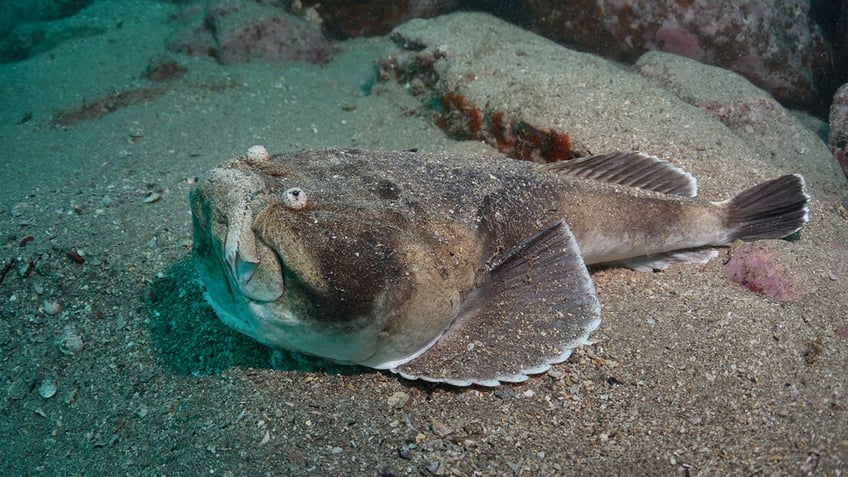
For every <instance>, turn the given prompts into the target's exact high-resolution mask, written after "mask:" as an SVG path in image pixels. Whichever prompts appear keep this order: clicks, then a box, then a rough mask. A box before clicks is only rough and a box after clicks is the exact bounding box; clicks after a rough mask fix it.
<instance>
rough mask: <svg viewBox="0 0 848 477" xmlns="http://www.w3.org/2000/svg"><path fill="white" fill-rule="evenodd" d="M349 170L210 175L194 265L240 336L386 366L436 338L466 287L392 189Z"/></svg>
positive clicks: (252, 163) (197, 219)
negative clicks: (350, 176)
mask: <svg viewBox="0 0 848 477" xmlns="http://www.w3.org/2000/svg"><path fill="white" fill-rule="evenodd" d="M348 165H349V164H348ZM344 167H346V166H345V164H344V161H342V160H339V161H334V160H333V158H332V157H330V158H326V157H325V158H322V160H321V161H316V162H314V163H311V164H309V163H307V162H298V163H297V164H292V163H287V162H286V161H285V160H277V159H276V158H270V157H260V158H250V157H244V156H242V157H237V158H235V159H233V160H231V161H229V162H228V163H226V164H224V165H223V166H221V167H218V168H216V169H213V170H212V171H210V172H209V173H208V175H207V177H206V178H205V180H204V181H203V183H202V184H201V185H200V186H199V187H198V188H197V189H196V190H195V191H194V192H193V193H192V195H191V202H192V217H193V232H194V246H193V255H194V260H195V264H196V268H197V270H198V273H199V276H200V279H201V282H202V283H203V284H204V286H205V287H206V291H207V293H206V297H207V300H208V301H209V302H210V304H211V305H212V306H213V308H214V309H215V311H216V312H217V314H218V316H219V318H221V320H222V321H224V322H225V323H226V324H228V325H229V326H231V327H233V328H235V329H236V330H238V331H240V332H242V333H245V334H247V335H248V336H251V337H252V338H254V339H256V340H257V341H260V342H262V343H265V344H268V345H271V346H273V347H277V348H284V349H289V350H294V351H298V352H303V353H307V354H312V355H317V356H321V357H325V358H329V359H331V360H334V361H337V362H342V363H348V364H364V365H367V366H371V367H376V368H389V367H393V366H394V365H396V364H397V363H398V362H402V361H404V360H407V359H412V357H414V356H415V355H416V354H417V353H419V352H423V349H426V348H427V347H429V346H430V345H431V344H432V343H433V342H434V341H435V340H436V339H437V338H438V336H439V335H440V334H441V333H442V332H443V331H444V329H445V328H446V327H447V326H448V324H449V323H450V321H451V320H452V319H453V317H454V315H455V314H456V310H457V308H458V306H459V302H460V297H459V292H458V291H457V289H458V288H460V287H456V289H455V288H454V287H452V286H451V283H452V282H451V280H450V277H448V280H446V279H445V276H444V275H443V274H442V275H440V272H439V271H440V270H443V267H440V266H439V265H438V264H436V263H434V261H437V259H436V258H435V257H436V255H438V254H437V253H434V251H433V250H432V247H431V246H429V245H428V244H427V241H426V240H422V238H421V237H420V236H419V235H417V233H416V230H418V229H420V227H417V228H416V227H412V226H411V225H410V223H409V218H408V217H407V215H406V214H404V213H402V212H399V211H398V210H396V207H393V206H392V205H391V204H394V203H395V202H396V201H394V200H393V199H396V198H397V197H396V193H395V192H396V191H393V190H392V186H391V185H390V184H389V183H388V182H387V181H385V180H383V181H382V182H381V181H379V180H377V181H375V182H374V183H373V184H347V183H346V182H345V181H346V177H347V174H346V173H345V169H344ZM365 175H367V174H365ZM356 177H358V178H359V179H356V180H362V179H361V178H362V177H363V174H357V175H356ZM466 275H467V276H468V278H467V279H468V280H470V277H471V273H470V272H469V273H467V274H466Z"/></svg>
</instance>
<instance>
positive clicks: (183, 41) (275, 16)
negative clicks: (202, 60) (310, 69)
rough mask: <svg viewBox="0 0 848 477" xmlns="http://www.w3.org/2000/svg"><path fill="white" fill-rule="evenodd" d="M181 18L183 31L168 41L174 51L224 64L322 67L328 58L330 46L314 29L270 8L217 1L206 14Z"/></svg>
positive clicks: (192, 11)
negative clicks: (299, 63)
mask: <svg viewBox="0 0 848 477" xmlns="http://www.w3.org/2000/svg"><path fill="white" fill-rule="evenodd" d="M179 17H180V18H183V20H182V27H181V28H180V30H179V31H178V32H177V33H176V34H175V35H174V36H172V37H171V39H170V40H169V41H168V48H169V49H170V50H172V51H176V52H180V53H185V54H189V55H194V56H214V57H216V58H217V59H218V60H219V61H220V62H221V63H223V64H232V63H245V62H250V61H262V62H269V63H270V62H278V61H304V62H308V63H316V64H321V63H325V62H327V61H328V60H329V59H330V57H331V44H330V42H329V41H328V40H327V39H326V38H324V36H323V34H322V33H321V31H320V30H318V28H316V27H315V26H314V25H312V24H310V23H309V22H307V21H305V20H302V19H300V18H298V17H296V16H294V15H291V14H288V13H286V12H285V11H284V10H282V9H280V8H276V7H273V6H270V5H263V4H259V3H254V2H238V1H235V0H219V1H217V2H215V3H214V4H213V5H212V7H211V8H209V9H208V10H206V11H203V10H198V9H195V8H189V9H187V10H186V11H185V12H184V14H183V15H179Z"/></svg>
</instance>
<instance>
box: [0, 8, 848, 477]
mask: <svg viewBox="0 0 848 477" xmlns="http://www.w3.org/2000/svg"><path fill="white" fill-rule="evenodd" d="M95 5H96V6H95V7H94V8H93V9H92V10H90V11H87V12H84V14H85V15H89V18H88V20H86V21H91V22H100V24H103V25H107V26H108V25H117V24H118V23H119V22H122V28H116V27H110V28H107V31H106V33H103V34H101V35H97V36H92V37H88V38H81V39H77V40H73V41H69V42H66V43H64V44H62V45H61V46H59V47H57V48H55V49H53V50H50V51H48V52H46V53H43V54H41V55H39V56H37V57H34V58H31V59H29V60H26V61H23V62H20V63H17V64H9V65H3V66H2V67H0V160H2V179H3V180H2V184H3V186H2V187H0V231H2V236H3V242H2V254H1V255H0V259H2V260H3V264H4V265H5V264H11V266H10V268H9V271H8V273H7V274H6V275H5V277H4V279H3V281H2V283H0V442H2V445H0V474H2V475H10V476H11V475H79V476H83V475H86V476H88V475H234V476H238V475H575V474H581V475H584V474H585V475H834V476H838V475H845V474H846V473H848V318H846V316H848V312H846V311H845V310H846V303H845V301H846V300H845V298H846V287H847V286H848V285H846V284H848V263H846V262H848V258H846V253H848V231H846V229H848V225H847V224H846V220H845V219H844V218H843V217H842V216H841V215H840V214H839V210H838V209H839V206H840V202H841V201H843V200H844V199H843V198H844V196H845V193H846V190H845V182H844V179H842V178H840V177H838V175H837V169H836V168H835V167H832V165H831V164H828V165H825V164H826V163H827V161H828V160H829V159H828V158H827V156H826V154H824V153H821V151H826V148H824V146H823V145H818V146H809V147H808V146H806V145H804V146H798V148H797V150H796V152H795V153H792V151H789V152H790V153H791V154H794V155H793V156H792V157H793V160H792V161H791V162H785V163H783V164H778V165H774V166H773V167H774V170H770V169H768V168H766V169H763V167H764V166H762V164H765V163H761V162H755V163H754V165H752V163H749V162H748V161H747V160H748V158H746V157H734V155H733V154H727V155H725V156H728V157H725V158H724V160H725V161H726V163H722V162H721V161H719V162H709V161H703V162H699V163H696V164H694V169H696V170H695V171H694V172H695V173H696V174H697V175H698V177H699V178H700V179H701V181H702V182H701V183H702V194H703V195H707V196H710V197H714V198H719V197H721V196H722V195H723V194H726V193H727V192H728V191H734V190H741V189H742V188H743V187H744V186H747V185H750V184H752V183H753V182H755V181H756V180H761V179H763V178H765V177H771V176H776V175H779V174H781V173H787V172H800V173H803V174H805V175H808V176H809V178H811V179H810V192H811V194H812V195H813V201H812V221H811V223H810V224H809V225H808V226H807V227H806V228H805V229H804V231H803V232H802V233H801V235H800V238H799V239H798V240H796V241H794V242H784V241H780V242H770V243H769V247H770V249H771V250H772V251H773V253H774V254H775V257H776V259H777V260H778V261H779V262H780V265H781V266H782V267H783V270H784V271H785V273H786V274H787V275H788V276H790V277H791V278H792V279H793V280H795V281H796V282H797V283H798V284H799V286H800V287H801V288H803V289H804V290H805V292H806V293H805V295H804V296H803V298H802V299H801V300H800V301H797V302H778V301H776V300H773V299H771V298H768V297H764V296H761V295H758V294H755V293H753V292H751V291H749V290H746V289H744V288H742V287H739V286H737V285H735V284H732V283H730V282H729V281H728V280H727V279H726V278H725V274H724V267H723V262H724V261H725V260H726V258H727V253H728V252H727V251H726V250H725V251H722V255H721V256H720V257H719V258H718V259H716V260H713V261H712V262H710V263H709V264H707V265H675V266H673V267H672V268H670V269H669V270H668V271H666V272H662V273H637V272H633V271H630V270H624V269H608V270H603V271H598V272H596V273H595V274H594V277H595V281H596V286H597V288H598V295H599V298H600V300H601V302H602V303H603V306H604V311H603V317H604V322H603V324H602V326H601V329H600V330H599V331H598V332H597V333H596V334H595V335H594V336H593V338H594V339H595V341H596V342H595V344H593V345H591V346H587V347H584V348H581V349H579V350H578V351H577V352H576V353H575V355H574V356H573V357H572V358H571V359H570V360H569V361H568V362H566V363H564V364H561V365H557V366H555V367H554V368H553V370H552V371H551V372H549V373H546V374H543V375H539V376H536V377H533V378H531V379H529V380H528V381H527V382H525V383H523V384H519V385H505V386H502V387H500V388H496V389H487V388H469V389H457V388H452V387H446V386H437V385H431V384H426V383H420V382H411V381H406V380H404V379H401V378H399V377H397V376H394V375H392V374H390V373H387V372H375V371H372V370H368V369H363V368H349V367H340V366H335V365H332V364H327V363H324V362H322V361H320V360H314V359H309V358H302V357H297V356H291V355H288V354H279V353H278V354H273V353H272V352H271V351H270V350H269V349H267V348H264V347H263V346H261V345H258V344H255V343H254V342H252V341H251V340H249V339H247V338H244V337H242V336H240V335H238V334H236V333H235V332H233V331H231V330H229V329H227V328H226V327H224V326H223V325H222V324H220V323H219V322H218V320H217V319H216V318H215V317H214V314H213V313H212V311H211V309H210V308H209V306H207V305H206V304H205V303H204V301H203V299H202V295H201V290H200V288H199V285H198V283H197V282H196V281H195V274H194V271H193V267H192V264H191V261H190V251H191V228H190V215H189V207H188V200H187V197H188V193H189V191H190V190H191V189H192V187H193V186H194V185H193V182H194V181H195V180H196V178H197V177H198V176H201V175H202V174H203V173H204V172H205V171H206V170H208V169H210V168H211V167H213V166H214V165H216V164H218V163H220V162H222V161H224V160H226V159H228V158H229V157H231V156H234V155H236V154H239V153H242V152H244V151H245V150H246V149H247V148H248V147H249V146H251V145H254V144H263V145H265V146H266V147H267V148H268V150H269V151H271V152H280V151H286V150H296V149H304V148H324V147H344V146H352V145H353V146H357V147H361V148H367V149H406V148H418V149H420V150H423V151H460V152H462V151H465V152H466V153H467V152H468V151H478V152H479V151H483V150H485V146H482V145H480V144H469V143H461V142H458V141H455V140H454V139H452V138H450V137H448V136H446V135H445V133H444V132H442V131H441V130H439V129H438V128H437V127H435V126H434V125H433V124H432V119H433V117H432V114H430V113H428V112H427V110H426V108H425V107H424V106H422V104H421V102H420V101H419V100H418V99H417V98H415V97H413V96H411V95H409V94H407V92H406V91H405V90H404V89H403V88H401V87H392V86H391V85H386V86H385V87H383V88H381V89H380V94H368V91H369V89H370V84H371V82H372V81H373V78H374V75H375V70H374V63H375V61H376V60H378V59H379V58H381V57H383V56H384V55H385V54H386V52H388V51H390V50H392V49H393V48H394V46H393V44H392V43H391V42H390V41H389V40H388V39H386V38H375V39H361V40H354V41H349V42H345V43H341V44H339V45H338V46H337V51H336V52H335V55H334V59H333V61H331V62H330V63H327V64H326V65H323V66H312V65H305V64H276V65H267V64H246V65H233V66H221V65H219V64H217V63H215V62H214V61H213V60H211V59H201V58H188V57H179V60H180V61H181V62H182V63H184V64H185V65H186V66H187V67H188V68H189V74H188V75H187V76H186V77H185V78H183V79H182V80H178V81H176V82H173V83H171V84H169V85H168V87H167V92H165V93H164V94H162V95H160V96H158V97H155V98H152V99H150V100H149V101H144V102H142V103H140V104H137V105H133V106H129V107H126V108H122V109H119V110H118V111H115V112H113V113H111V114H107V115H104V116H102V117H100V118H97V119H93V120H90V121H84V122H81V123H78V124H74V125H72V126H68V127H55V126H52V125H51V120H50V118H51V115H53V114H54V113H56V112H57V111H59V110H64V109H71V108H75V107H79V106H80V105H81V104H82V103H83V101H85V100H91V99H93V98H98V97H102V96H104V95H106V94H108V93H110V92H112V91H118V90H128V89H133V88H137V87H143V86H146V85H148V84H147V82H146V80H143V79H141V78H142V76H143V72H144V70H145V68H146V66H147V64H148V62H149V59H150V58H151V57H153V56H155V55H156V54H158V53H160V52H162V50H163V48H164V46H163V45H164V39H165V37H166V36H167V35H168V34H170V32H171V31H172V29H173V28H174V25H172V24H169V23H168V20H167V19H168V16H169V15H170V14H171V13H172V11H173V10H172V8H173V7H170V6H166V5H163V4H160V3H156V2H146V1H143V2H132V1H117V2H113V3H97V4H95ZM470 28H473V26H472V27H470ZM528 35H529V34H528ZM531 54H532V52H531ZM531 58H532V56H531ZM540 64H541V63H540ZM503 67H504V68H505V69H506V68H509V65H504V66H503ZM539 67H540V68H541V67H545V64H541V66H539ZM523 68H530V71H529V72H527V74H528V75H530V76H532V75H533V74H534V73H533V71H532V68H533V66H532V62H530V66H527V65H525V66H523ZM525 71H526V70H525ZM528 77H529V76H528ZM697 81H698V78H697V77H694V78H693V79H692V82H691V83H687V84H688V87H689V88H690V89H691V90H693V91H694V90H697V88H698V82H697ZM637 103H638V101H637ZM638 107H639V105H638V104H636V105H634V106H632V107H631V110H630V113H631V114H634V115H635V116H636V118H634V121H636V123H638V122H639V117H638V115H639V110H638ZM634 108H635V109H634ZM693 111H695V110H694V109H693ZM29 113H31V119H29V120H28V121H23V119H24V118H25V117H27V116H28V115H29ZM702 117H704V118H707V116H702ZM705 121H706V119H705ZM715 124H718V123H717V122H709V121H707V122H704V123H703V124H700V123H697V124H680V125H679V126H680V128H681V130H682V129H684V128H688V129H690V130H691V129H692V128H694V129H697V130H698V131H699V132H700V134H701V139H703V140H704V142H705V143H709V144H713V145H718V146H719V147H720V146H721V144H722V139H721V138H718V137H714V136H712V134H713V131H714V130H717V127H715ZM662 134H668V135H670V137H667V138H666V137H665V136H662V137H660V139H661V140H657V143H656V144H660V143H662V144H666V145H674V147H677V148H678V149H686V147H687V146H686V141H682V140H680V139H679V138H678V137H677V136H675V135H674V133H662ZM591 141H596V142H595V144H594V146H593V147H594V148H595V149H597V148H599V147H603V145H604V142H603V141H604V138H592V139H590V140H589V142H591ZM609 141H610V143H614V144H613V145H614V146H615V147H622V145H624V146H626V145H628V144H632V145H633V147H648V148H650V147H651V146H652V145H654V144H655V143H654V142H653V141H654V140H653V139H652V140H643V139H642V137H641V133H639V132H638V131H635V130H631V131H630V132H629V133H628V131H627V130H619V132H618V134H617V135H616V136H615V137H613V136H610V138H609ZM611 147H612V146H611ZM656 147H657V148H662V147H663V146H660V145H657V146H656ZM728 147H730V146H728ZM595 152H602V151H599V150H596V151H595ZM650 152H655V153H658V154H659V153H670V152H669V151H650ZM783 152H786V151H783ZM704 154H706V155H708V156H709V151H707V153H704ZM716 155H717V156H721V154H716ZM772 155H773V156H774V154H772ZM722 157H724V156H722ZM684 165H685V164H684ZM830 174H832V176H831V175H830ZM151 192H155V193H157V194H161V200H158V201H155V202H152V203H148V202H147V201H145V197H149V196H148V194H149V193H151ZM27 236H32V239H31V241H30V239H29V238H26V237H27ZM22 242H23V245H22ZM72 250H76V251H78V253H79V254H80V255H82V256H83V258H84V261H83V263H81V264H78V263H76V262H75V261H74V260H72V259H71V258H69V256H68V252H70V251H72ZM30 262H32V265H31V266H30V265H28V264H29V263H30ZM28 269H29V270H28ZM51 385H55V394H54V393H53V392H52V391H51V389H50V386H51ZM42 394H43V395H45V396H49V397H46V398H45V397H42ZM406 398H408V400H407V401H405V403H404V402H403V401H404V399H406ZM398 400H400V402H398Z"/></svg>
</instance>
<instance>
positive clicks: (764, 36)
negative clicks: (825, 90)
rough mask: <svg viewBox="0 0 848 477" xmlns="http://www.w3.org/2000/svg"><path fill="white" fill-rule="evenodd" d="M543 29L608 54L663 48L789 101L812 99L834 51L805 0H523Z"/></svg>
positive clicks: (631, 55)
mask: <svg viewBox="0 0 848 477" xmlns="http://www.w3.org/2000/svg"><path fill="white" fill-rule="evenodd" d="M523 8H524V9H525V11H526V12H527V14H528V15H529V18H528V19H527V22H528V23H529V24H531V25H534V26H535V27H536V28H537V30H538V31H539V32H540V33H541V34H542V35H544V36H546V37H548V38H551V39H554V40H555V41H557V42H561V43H564V44H568V45H577V46H579V47H580V48H582V49H587V50H589V51H592V52H595V53H598V54H601V55H603V56H605V57H607V58H613V59H616V60H624V61H632V60H635V59H636V58H638V57H639V56H640V55H642V54H643V53H645V52H646V51H653V50H659V51H665V52H669V53H674V54H677V55H681V56H685V57H688V58H692V59H695V60H698V61H700V62H703V63H707V64H711V65H717V66H721V67H724V68H727V69H730V70H733V71H736V72H737V73H740V74H742V75H743V76H745V77H746V78H748V79H749V80H751V82H753V83H754V84H756V85H757V86H759V87H761V88H763V89H765V90H767V91H769V92H770V93H771V94H772V95H774V96H775V98H777V99H778V100H780V101H781V102H783V103H784V104H790V105H795V106H802V105H810V104H811V103H812V102H813V101H814V99H815V97H816V94H817V92H818V85H819V83H820V81H821V80H822V78H821V76H822V75H823V74H824V73H825V72H827V71H829V70H830V54H829V52H828V46H827V44H826V42H825V39H824V37H823V35H822V33H821V30H820V28H819V27H818V26H817V25H816V24H815V23H814V22H813V21H812V20H810V18H809V16H808V13H809V9H810V5H809V2H808V1H807V0H787V1H785V2H780V4H779V6H776V4H775V3H774V2H772V1H769V0H747V1H744V2H743V1H741V0H736V1H731V2H695V1H691V0H689V1H678V2H646V1H636V0H575V1H569V2H564V1H562V0H533V1H530V0H525V1H524V2H523Z"/></svg>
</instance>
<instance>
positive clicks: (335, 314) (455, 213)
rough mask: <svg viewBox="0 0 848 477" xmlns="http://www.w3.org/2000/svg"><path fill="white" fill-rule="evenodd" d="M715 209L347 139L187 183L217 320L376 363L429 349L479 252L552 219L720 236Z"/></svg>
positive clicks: (585, 238)
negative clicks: (299, 195)
mask: <svg viewBox="0 0 848 477" xmlns="http://www.w3.org/2000/svg"><path fill="white" fill-rule="evenodd" d="M802 185H803V182H802ZM290 190H296V191H302V192H303V193H304V194H306V196H307V197H308V200H307V202H306V206H305V207H303V208H297V209H293V208H292V207H290V206H289V205H288V204H287V203H286V202H285V201H283V200H282V199H281V197H283V195H284V194H285V193H286V191H290ZM726 209H727V206H726V204H716V203H711V202H706V201H702V200H699V199H694V198H684V197H678V196H675V195H670V194H662V193H656V192H650V191H645V190H641V189H638V188H633V187H626V186H621V185H615V184H607V183H603V182H599V181H596V180H587V179H583V178H575V177H570V176H568V175H567V174H561V173H557V171H554V170H544V169H543V168H540V167H538V166H537V165H534V164H531V163H527V162H520V161H514V160H504V159H495V158H487V157H459V156H451V155H439V154H421V153H410V152H386V153H370V152H362V151H353V150H349V151H314V152H302V153H292V154H281V155H277V156H273V157H270V158H259V159H248V158H247V157H243V156H242V157H237V158H235V159H233V160H231V161H230V162H228V163H226V164H224V165H223V166H221V168H218V169H215V170H213V171H211V172H210V173H209V175H208V177H207V179H206V180H205V181H204V183H203V184H202V185H201V186H200V188H199V189H198V190H197V191H195V193H193V194H192V211H193V216H194V231H195V233H194V235H195V247H194V248H195V259H196V263H197V266H198V269H199V271H200V275H201V279H202V281H203V283H204V284H205V286H206V287H207V291H208V296H209V297H210V302H212V303H213V305H214V306H215V308H216V311H217V312H218V314H219V316H221V317H222V319H223V320H224V321H225V322H227V323H228V324H229V325H230V326H233V327H235V328H236V329H238V330H240V331H242V332H244V333H247V334H249V335H250V336H252V337H254V338H255V339H257V340H259V341H261V342H265V343H267V344H269V345H272V346H277V347H282V348H287V349H292V350H296V351H300V352H304V353H308V354H313V355H318V356H322V357H326V358H329V359H332V360H335V361H339V362H344V363H352V364H362V365H365V366H371V367H376V368H381V369H385V368H395V367H397V366H398V365H400V364H402V363H403V362H404V361H406V360H408V359H410V358H411V357H412V358H414V357H415V356H417V355H418V354H420V353H422V352H424V351H426V349H427V348H429V347H430V346H431V345H432V344H433V343H434V342H435V340H437V339H438V338H439V336H440V335H441V334H442V333H443V332H444V331H445V330H446V329H447V328H448V327H449V326H450V325H451V324H452V322H453V321H454V319H455V318H456V317H457V315H458V314H461V313H462V311H461V309H462V307H463V303H464V302H465V301H466V299H467V298H468V297H469V294H470V293H471V292H472V291H473V290H475V289H478V288H480V286H481V283H482V282H483V281H485V280H486V279H487V273H488V272H489V271H490V269H489V268H488V267H487V264H490V263H491V262H492V260H493V259H495V257H498V256H500V255H502V254H504V253H505V252H507V251H509V250H511V249H512V248H514V247H516V245H517V244H521V243H522V242H525V241H526V240H527V239H528V237H531V236H532V235H534V234H536V233H539V232H540V231H542V230H543V229H545V228H546V227H549V226H550V225H551V224H554V223H556V222H558V221H561V220H563V219H564V221H565V224H567V228H570V230H571V232H573V235H574V238H576V241H577V244H578V245H579V251H578V250H564V252H563V253H566V254H569V253H573V254H582V259H583V261H584V262H585V263H586V264H594V263H602V262H609V261H619V260H624V259H627V258H630V257H634V256H642V255H652V254H659V253H663V252H667V251H670V250H677V249H683V248H691V247H699V246H704V245H710V244H713V245H724V244H727V243H729V240H732V237H731V235H732V234H730V233H729V232H728V227H727V210H726ZM805 220H806V219H805ZM228 257H229V258H228ZM583 268H585V267H583ZM585 277H588V275H585ZM578 280H588V278H578ZM588 286H589V291H588V292H587V293H591V294H593V291H592V289H591V283H589V285H588ZM487 306H488V305H487ZM493 306H495V305H493ZM222 315H223V316H222ZM587 326H588V325H587ZM594 326H596V325H594ZM527 333H528V334H532V333H533V330H527ZM549 362H552V361H550V359H549ZM537 364H540V363H528V367H529V368H533V366H535V365H537ZM411 377H416V376H415V375H412V376H411ZM423 377H425V378H426V376H423ZM516 379H517V378H516ZM434 380H442V379H437V378H434ZM484 381H485V378H484ZM457 382H461V383H466V381H462V380H459V381H457ZM470 382H480V381H474V380H473V379H471V381H470ZM486 382H489V381H486Z"/></svg>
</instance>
